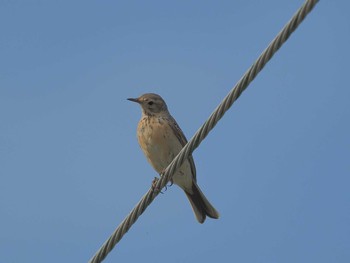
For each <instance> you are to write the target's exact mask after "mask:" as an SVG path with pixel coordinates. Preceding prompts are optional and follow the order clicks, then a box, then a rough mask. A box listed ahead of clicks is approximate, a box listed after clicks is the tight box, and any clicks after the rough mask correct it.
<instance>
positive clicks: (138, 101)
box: [127, 98, 140, 103]
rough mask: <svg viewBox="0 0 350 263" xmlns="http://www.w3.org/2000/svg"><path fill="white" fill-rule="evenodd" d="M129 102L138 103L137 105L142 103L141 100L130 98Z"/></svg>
mask: <svg viewBox="0 0 350 263" xmlns="http://www.w3.org/2000/svg"><path fill="white" fill-rule="evenodd" d="M127 100H130V101H133V102H136V103H140V100H139V99H138V98H136V99H134V98H128V99H127Z"/></svg>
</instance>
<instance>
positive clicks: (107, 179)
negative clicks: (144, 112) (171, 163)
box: [0, 0, 350, 263]
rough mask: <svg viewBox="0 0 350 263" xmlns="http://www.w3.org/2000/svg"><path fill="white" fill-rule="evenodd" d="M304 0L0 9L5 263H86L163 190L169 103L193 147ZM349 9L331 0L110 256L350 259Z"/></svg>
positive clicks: (0, 241) (0, 251)
mask: <svg viewBox="0 0 350 263" xmlns="http://www.w3.org/2000/svg"><path fill="white" fill-rule="evenodd" d="M302 3H303V1H301V0H300V1H277V0H276V1H256V0H255V1H254V0H249V1H246V0H245V1H243V0H237V1H80V0H77V1H40V0H37V1H29V0H28V1H19V0H14V1H4V0H2V1H1V0H0V33H1V35H0V216H1V220H0V262H4V263H5V262H50V263H55V262H87V261H88V260H89V259H90V258H91V257H92V256H93V255H94V254H95V252H96V251H97V250H98V249H99V247H100V246H101V245H102V244H103V242H104V241H105V240H106V239H107V238H108V237H109V236H110V234H111V233H112V232H113V231H114V229H115V228H116V227H117V226H118V225H119V223H120V222H121V221H122V220H123V219H124V217H125V216H126V215H127V214H128V213H129V212H130V211H131V209H132V208H133V207H134V206H135V205H136V203H137V202H138V201H139V200H140V198H141V197H142V196H143V195H144V193H145V192H146V191H147V190H148V189H149V187H150V186H151V182H152V179H153V178H154V176H156V173H155V172H154V171H153V169H152V168H151V167H150V165H149V164H148V163H147V161H146V159H145V158H144V156H143V154H142V152H141V150H140V148H139V146H138V144H137V140H136V125H137V122H138V120H139V118H140V115H141V111H140V108H139V107H138V106H137V105H135V104H133V103H131V102H129V101H127V100H126V98H128V97H137V96H139V95H141V94H142V93H146V92H154V93H159V94H160V95H162V96H163V98H164V99H165V100H166V101H167V103H168V107H169V109H170V111H171V113H172V115H173V116H174V117H175V118H176V119H177V121H178V123H179V124H180V126H181V127H182V130H183V131H184V133H185V134H186V135H187V137H188V138H191V137H192V136H193V134H194V133H195V132H196V130H197V129H198V128H199V127H200V126H201V125H202V124H203V122H204V121H205V120H206V119H207V117H208V116H209V115H210V113H211V112H212V111H213V110H214V109H215V107H216V106H217V105H218V103H219V102H220V101H221V100H222V99H223V98H224V96H225V95H226V94H227V93H228V92H229V90H230V89H231V88H232V87H233V86H234V84H235V83H236V82H237V81H238V80H239V79H240V77H241V76H242V74H243V73H244V72H245V71H246V70H247V69H248V67H250V65H251V64H252V62H253V61H254V60H255V59H256V58H257V57H258V55H259V54H260V53H261V52H262V51H263V50H264V49H265V48H266V46H267V45H268V43H269V42H270V41H271V40H272V39H273V38H274V37H275V35H276V34H277V33H278V32H279V31H280V29H281V28H282V27H283V26H284V25H285V23H286V22H287V21H288V20H289V19H290V18H291V16H292V15H293V14H294V13H295V12H296V10H297V9H298V8H299V7H300V6H301V4H302ZM349 9H350V3H349V1H345V0H343V1H321V2H320V3H319V4H318V5H317V6H316V8H315V9H314V10H313V12H312V13H311V14H310V15H309V16H308V17H307V18H306V20H305V21H304V22H303V23H302V24H301V26H300V27H299V28H298V29H297V31H296V32H295V33H294V34H293V35H292V36H291V38H290V39H289V40H288V41H287V43H286V44H285V45H284V46H283V47H282V49H281V50H280V51H279V52H278V53H277V54H276V55H275V56H274V57H273V59H272V61H271V62H269V63H268V65H267V66H266V67H265V69H264V70H263V71H262V72H261V73H260V75H259V76H258V77H257V79H256V80H254V82H253V83H252V84H251V85H250V86H249V87H248V89H247V91H246V92H244V93H243V95H242V96H241V97H240V98H239V100H238V101H237V103H235V104H234V106H233V107H232V108H231V110H230V111H229V112H228V113H227V114H226V115H225V117H224V118H223V119H222V120H221V122H219V124H218V125H217V126H216V128H215V129H214V130H213V131H212V133H210V134H209V136H208V137H207V138H206V140H205V141H204V142H203V143H202V145H201V146H200V147H199V148H198V149H197V150H196V151H195V152H194V159H195V162H196V166H197V178H198V183H199V185H200V186H201V188H202V190H203V192H204V193H205V194H206V195H207V197H208V199H209V200H210V201H211V202H212V203H213V204H214V205H215V207H216V208H217V209H218V210H219V211H220V214H221V218H220V219H219V220H210V219H208V220H207V221H206V222H205V223H204V224H203V225H201V224H198V223H197V222H196V220H195V218H194V215H193V213H192V210H191V207H190V205H189V203H188V201H187V199H186V197H185V195H184V194H183V192H182V191H181V190H180V189H179V188H177V187H176V186H173V187H170V188H169V189H168V191H166V192H165V194H163V195H159V196H158V197H157V199H156V200H155V201H154V202H153V204H152V205H151V206H150V207H149V208H148V209H147V210H146V212H145V213H144V214H143V215H142V216H141V217H140V218H139V220H138V222H137V223H136V224H135V225H134V226H133V227H132V228H131V230H130V231H129V232H128V233H127V234H126V235H125V236H124V238H123V239H122V241H121V242H120V243H119V244H118V245H117V246H116V247H115V248H114V250H113V251H112V253H110V254H109V256H108V257H107V259H106V260H105V262H167V263H173V262H203V263H206V262H350V190H349V189H350V102H349V100H350V89H349V87H350V85H349V78H348V77H349V60H350V55H349V47H350V18H349Z"/></svg>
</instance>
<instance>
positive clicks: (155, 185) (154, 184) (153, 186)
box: [152, 177, 163, 194]
mask: <svg viewBox="0 0 350 263" xmlns="http://www.w3.org/2000/svg"><path fill="white" fill-rule="evenodd" d="M158 181H159V178H158V177H154V179H153V181H152V191H153V192H157V193H161V194H163V192H162V191H160V189H159V188H158V187H157V183H158Z"/></svg>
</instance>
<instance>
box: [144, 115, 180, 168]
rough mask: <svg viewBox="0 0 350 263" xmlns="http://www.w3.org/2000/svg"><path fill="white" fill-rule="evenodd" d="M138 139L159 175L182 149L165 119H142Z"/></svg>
mask: <svg viewBox="0 0 350 263" xmlns="http://www.w3.org/2000/svg"><path fill="white" fill-rule="evenodd" d="M137 137H138V141H139V144H140V146H141V148H142V150H143V152H144V154H145V155H146V157H147V159H148V161H149V162H150V164H151V165H152V166H153V167H154V169H155V170H156V171H157V172H158V173H160V172H162V171H163V170H164V169H165V168H166V167H167V166H168V164H169V163H170V162H171V161H172V160H173V159H174V157H175V156H176V155H177V154H178V153H179V151H180V150H181V148H182V145H181V143H180V142H179V141H178V139H177V137H176V136H175V134H174V133H173V130H172V128H171V127H170V125H169V123H168V120H167V119H164V118H158V117H144V118H142V119H141V120H140V122H139V125H138V129H137Z"/></svg>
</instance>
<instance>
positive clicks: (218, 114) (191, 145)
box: [89, 0, 318, 263]
mask: <svg viewBox="0 0 350 263" xmlns="http://www.w3.org/2000/svg"><path fill="white" fill-rule="evenodd" d="M317 2H318V0H307V1H305V2H304V4H303V5H302V6H301V8H300V9H299V10H298V11H297V12H296V14H295V15H294V16H293V17H292V19H291V20H290V21H289V22H288V23H287V25H285V26H284V28H283V29H282V31H281V32H280V33H279V34H278V35H277V36H276V38H275V39H274V40H273V41H272V42H271V43H270V44H269V46H268V47H267V48H266V49H265V50H264V51H263V52H262V54H261V55H260V57H259V58H258V59H257V60H256V61H255V63H254V64H253V65H252V66H251V67H250V68H249V70H248V71H247V72H246V73H245V74H244V76H243V77H242V78H241V79H240V80H239V81H238V82H237V84H236V85H235V87H234V88H233V89H232V90H231V91H230V92H229V94H228V95H227V96H226V97H225V98H224V100H223V101H222V102H221V103H220V104H219V106H218V107H217V108H216V109H215V110H214V112H213V113H212V114H211V115H210V117H209V118H208V120H207V121H206V122H205V123H204V124H203V125H202V127H200V129H199V130H198V131H197V132H196V134H195V135H194V136H193V137H192V138H191V140H190V141H189V142H188V143H187V144H186V145H185V146H184V148H183V149H182V150H181V151H180V153H179V154H178V155H177V156H176V157H175V158H174V160H173V161H172V162H171V163H170V164H169V166H168V167H167V168H166V170H165V171H164V173H163V174H162V176H161V178H160V179H159V180H158V182H157V184H156V186H155V189H162V188H163V187H164V186H165V185H166V184H167V183H168V182H169V180H170V178H171V177H172V175H173V174H174V173H175V172H176V170H177V169H178V168H179V167H180V166H181V165H182V163H183V162H184V160H186V159H187V158H188V157H189V156H190V155H191V154H192V152H193V151H194V150H195V149H196V148H197V147H198V146H199V144H200V143H201V142H202V141H203V140H204V138H205V137H206V136H207V135H208V134H209V132H210V131H211V130H212V129H213V128H214V126H215V125H216V123H217V122H218V121H219V120H220V119H221V118H222V116H223V115H224V114H225V112H226V111H227V110H228V109H229V108H230V107H231V106H232V104H233V102H234V101H235V100H237V99H238V97H239V96H240V95H241V94H242V92H243V91H244V90H245V89H246V88H247V87H248V85H249V84H250V82H252V81H253V79H254V78H255V77H256V76H257V75H258V73H259V72H260V71H261V70H262V69H263V67H264V66H265V65H266V63H267V62H268V61H269V60H270V59H271V58H272V56H273V55H274V54H275V53H276V52H277V50H278V49H279V48H280V47H281V46H282V45H283V43H284V42H285V41H286V40H287V39H288V38H289V36H290V35H291V34H292V33H293V32H294V30H295V29H296V28H297V27H298V26H299V24H300V23H301V22H302V21H303V20H304V18H305V17H306V15H307V14H308V13H309V12H310V11H311V10H312V9H313V7H314V6H315V5H316V4H317ZM158 194H159V191H154V190H152V188H151V189H149V190H148V192H147V193H146V194H145V195H144V196H143V197H142V198H141V200H140V201H139V202H138V204H137V205H136V206H135V207H134V209H133V210H132V211H131V212H130V214H129V215H128V216H127V217H126V218H125V219H124V220H123V221H122V222H121V223H120V225H119V226H118V227H117V229H116V230H115V231H114V233H113V234H112V235H111V236H110V238H109V239H108V240H107V241H106V242H105V243H104V244H103V245H102V247H101V248H100V249H99V250H98V251H97V253H96V254H95V255H94V256H93V258H92V259H91V260H90V261H89V262H90V263H97V262H102V260H103V259H104V258H105V257H106V256H107V255H108V253H109V252H110V251H111V250H112V249H113V248H114V246H115V245H116V244H117V243H118V242H119V241H120V240H121V239H122V237H123V236H124V234H125V233H126V232H127V231H128V230H129V229H130V227H131V226H132V225H133V224H134V223H135V222H136V220H137V219H138V217H139V216H140V215H141V214H142V213H143V212H144V211H145V210H146V208H147V207H148V206H149V205H150V204H151V203H152V201H153V200H154V198H155V197H156V196H157V195H158Z"/></svg>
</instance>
